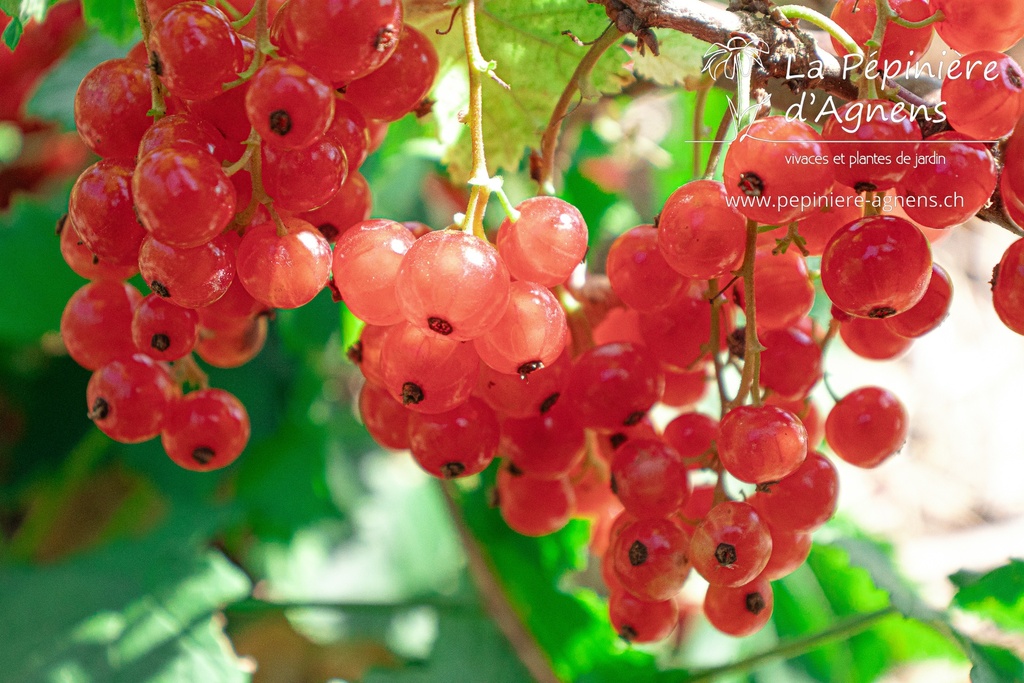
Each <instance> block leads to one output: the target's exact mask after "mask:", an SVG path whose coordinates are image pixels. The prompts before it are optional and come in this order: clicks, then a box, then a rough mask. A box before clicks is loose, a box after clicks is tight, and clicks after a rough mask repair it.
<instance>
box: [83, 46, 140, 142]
mask: <svg viewBox="0 0 1024 683" xmlns="http://www.w3.org/2000/svg"><path fill="white" fill-rule="evenodd" d="M151 97H152V94H151V91H150V85H149V71H148V70H147V69H145V68H144V67H141V66H139V65H137V64H133V63H131V62H129V61H128V60H126V59H110V60H107V61H105V62H101V63H100V64H98V65H96V66H95V67H93V69H92V71H90V72H89V73H87V74H86V75H85V78H83V79H82V82H81V84H80V85H79V86H78V90H77V91H76V92H75V127H76V128H77V129H78V134H79V136H81V138H82V141H83V142H84V143H85V144H86V145H87V146H88V147H89V149H91V150H92V151H94V152H96V153H97V154H99V155H100V156H102V157H121V158H123V159H127V160H131V159H134V158H135V155H136V154H137V153H138V151H139V141H140V140H141V139H142V136H143V134H144V133H145V132H146V129H147V128H149V124H150V123H151V122H152V121H151V119H150V118H149V116H148V115H147V113H148V112H149V109H150V107H151V106H152V103H151Z"/></svg>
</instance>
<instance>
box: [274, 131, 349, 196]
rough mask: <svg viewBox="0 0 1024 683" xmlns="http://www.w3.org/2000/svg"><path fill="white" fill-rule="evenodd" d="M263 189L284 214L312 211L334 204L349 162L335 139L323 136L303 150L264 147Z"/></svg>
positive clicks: (346, 173) (343, 181)
mask: <svg viewBox="0 0 1024 683" xmlns="http://www.w3.org/2000/svg"><path fill="white" fill-rule="evenodd" d="M261 153H262V155H263V189H265V190H266V192H267V195H268V196H269V197H270V198H271V199H273V200H274V206H276V207H277V208H279V209H284V210H285V211H293V212H299V211H312V210H313V209H316V208H319V207H322V206H324V205H325V204H327V203H328V202H329V201H331V200H332V199H333V198H334V197H335V196H337V194H338V193H339V192H341V187H342V185H343V184H344V183H345V178H346V177H347V175H348V161H347V160H346V159H345V152H344V151H343V150H342V149H341V147H340V146H339V145H338V143H336V142H335V141H334V140H333V139H331V138H329V137H323V138H320V139H319V140H317V141H316V142H313V143H311V144H310V145H308V146H306V147H303V148H302V149H291V150H280V149H275V148H273V147H270V146H269V145H266V144H264V145H263V146H262V152H261Z"/></svg>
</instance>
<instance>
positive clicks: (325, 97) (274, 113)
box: [245, 59, 335, 149]
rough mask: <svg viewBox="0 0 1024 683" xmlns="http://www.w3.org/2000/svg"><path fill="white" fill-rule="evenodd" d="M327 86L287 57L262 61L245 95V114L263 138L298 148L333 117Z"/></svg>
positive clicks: (319, 134) (319, 133)
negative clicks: (264, 62) (262, 63)
mask: <svg viewBox="0 0 1024 683" xmlns="http://www.w3.org/2000/svg"><path fill="white" fill-rule="evenodd" d="M334 100H335V98H334V91H333V90H332V89H331V87H330V85H329V84H327V83H324V82H323V81H321V80H320V79H319V78H317V77H316V76H314V75H313V74H311V73H309V72H308V71H306V70H305V69H303V68H302V67H301V66H299V65H298V64H295V63H294V62H291V61H289V60H286V59H277V60H274V61H271V62H268V63H266V64H264V65H263V66H262V67H261V68H260V70H259V71H257V72H256V74H255V75H254V76H253V77H252V81H250V83H249V90H248V92H247V93H246V94H245V114H246V116H248V117H249V123H251V124H252V127H253V128H254V129H256V132H257V133H258V134H259V136H260V138H262V139H263V141H264V142H265V143H266V144H268V145H270V146H271V147H275V148H277V149H301V148H302V147H306V146H307V145H310V144H312V143H313V142H315V141H316V140H318V139H319V138H320V137H322V136H323V135H324V133H326V132H327V127H328V126H329V125H330V124H331V118H332V117H333V116H334Z"/></svg>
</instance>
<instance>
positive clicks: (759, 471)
mask: <svg viewBox="0 0 1024 683" xmlns="http://www.w3.org/2000/svg"><path fill="white" fill-rule="evenodd" d="M718 457H719V459H721V461H722V465H723V466H724V467H725V469H726V470H727V471H728V472H729V474H731V475H733V476H734V477H736V478H737V479H739V480H740V481H745V482H749V483H751V484H758V483H762V482H770V481H778V480H779V479H782V478H783V477H785V476H787V475H789V474H791V473H792V472H794V471H795V470H796V468H798V467H799V466H800V464H801V463H802V462H803V461H804V458H806V457H807V430H806V429H805V428H804V426H803V423H801V422H800V419H799V418H798V417H797V416H796V415H793V413H791V412H789V411H788V410H784V409H782V408H779V407H777V406H771V405H764V406H739V407H737V408H733V409H732V410H730V411H729V412H728V413H726V414H725V416H724V417H723V418H722V423H721V426H720V434H719V439H718Z"/></svg>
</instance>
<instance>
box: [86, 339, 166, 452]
mask: <svg viewBox="0 0 1024 683" xmlns="http://www.w3.org/2000/svg"><path fill="white" fill-rule="evenodd" d="M177 391H178V387H177V385H175V384H174V381H173V380H172V379H171V375H170V373H168V372H167V370H166V369H164V367H163V366H162V365H160V364H159V363H157V362H156V361H154V360H153V359H151V358H150V357H149V356H145V355H143V354H135V355H133V356H128V357H124V358H121V359H119V360H115V361H111V362H110V363H107V364H106V365H104V366H102V367H101V368H99V369H98V370H96V372H94V373H93V375H92V377H91V378H90V379H89V386H88V388H87V389H86V392H85V395H86V403H87V405H88V407H89V408H88V410H89V419H91V420H92V421H93V422H94V423H95V424H96V426H97V427H99V428H100V430H101V431H102V432H103V433H104V434H106V435H107V436H109V437H110V438H112V439H114V440H116V441H120V442H122V443H139V442H142V441H148V440H149V439H152V438H153V437H155V436H156V435H157V434H159V433H160V428H161V425H162V424H163V422H164V419H165V416H164V413H165V412H166V411H167V409H168V408H169V407H170V404H171V402H172V401H173V400H174V398H175V395H176V394H177Z"/></svg>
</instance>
